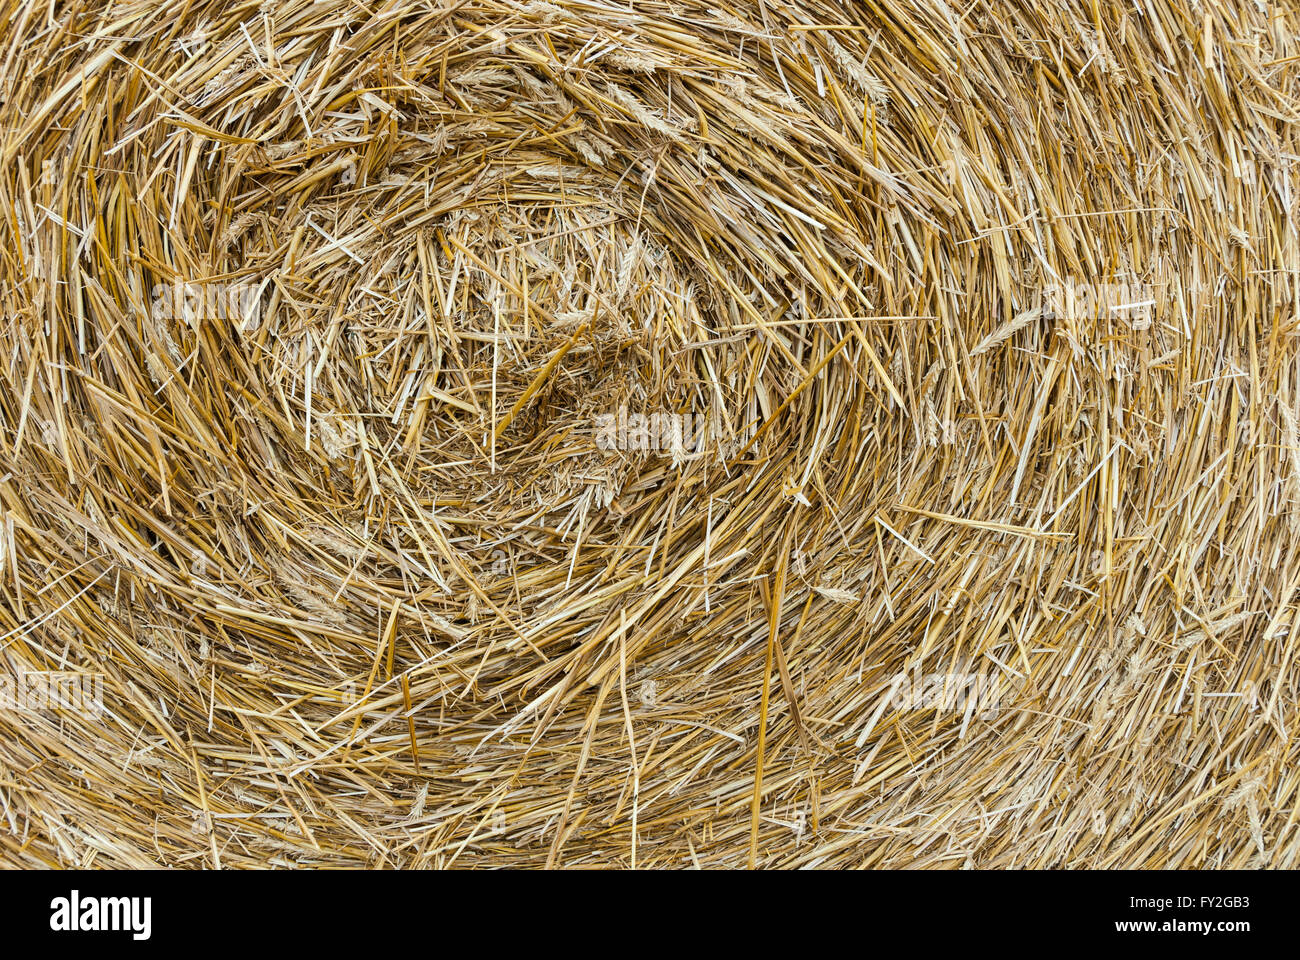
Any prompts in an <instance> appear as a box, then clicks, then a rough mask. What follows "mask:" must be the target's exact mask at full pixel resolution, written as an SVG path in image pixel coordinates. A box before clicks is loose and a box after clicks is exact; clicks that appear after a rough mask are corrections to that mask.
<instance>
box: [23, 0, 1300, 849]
mask: <svg viewBox="0 0 1300 960" xmlns="http://www.w3.org/2000/svg"><path fill="white" fill-rule="evenodd" d="M3 21H4V26H3V33H2V34H0V39H2V44H0V119H2V120H3V123H2V126H3V141H2V144H3V146H2V149H3V173H2V176H0V281H2V288H0V302H2V304H3V325H2V326H0V461H2V469H0V638H2V639H0V662H2V663H3V671H4V673H5V674H6V675H7V676H9V677H10V678H16V679H15V681H14V682H19V681H20V679H21V678H22V677H25V676H27V675H29V674H50V673H65V674H80V675H96V676H99V677H101V678H102V702H99V703H96V704H95V705H93V706H92V707H85V705H82V707H83V708H81V709H69V708H65V707H64V706H52V707H49V708H46V709H27V710H5V711H0V862H3V863H4V864H5V865H7V866H24V867H37V866H51V867H52V866H95V867H144V866H155V865H165V866H181V867H218V866H219V867H236V868H241V867H262V866H301V867H317V866H329V867H344V866H347V867H358V866H369V867H424V866H457V867H470V866H494V867H496V866H545V865H550V866H554V867H578V866H599V867H618V866H632V865H636V866H638V867H690V866H701V867H721V866H744V865H747V864H752V865H756V866H762V867H794V866H800V867H806V866H836V867H904V866H906V867H923V868H958V867H1065V866H1069V867H1097V868H1109V867H1175V866H1176V867H1261V866H1275V867H1295V866H1300V863H1298V862H1297V853H1298V852H1300V839H1298V837H1297V826H1298V824H1297V815H1298V811H1300V806H1297V792H1298V788H1300V772H1298V771H1297V768H1296V763H1295V761H1296V754H1297V746H1296V734H1297V729H1300V717H1298V716H1297V709H1296V703H1297V701H1296V698H1297V680H1298V679H1300V664H1298V663H1297V638H1298V634H1300V618H1298V617H1297V605H1298V604H1300V595H1298V594H1297V587H1298V586H1300V551H1298V549H1297V548H1298V547H1300V512H1298V511H1300V505H1298V501H1300V425H1298V420H1300V416H1298V411H1300V406H1298V405H1300V379H1298V374H1300V367H1297V362H1296V361H1297V340H1296V333H1297V329H1296V319H1295V307H1296V301H1297V292H1298V291H1300V258H1298V257H1297V235H1296V202H1297V189H1298V188H1300V182H1298V181H1297V176H1296V161H1297V150H1298V144H1297V127H1296V121H1297V117H1300V113H1298V110H1300V102H1298V100H1297V94H1300V82H1298V79H1300V39H1298V38H1300V8H1297V6H1296V5H1295V3H1294V2H1292V0H1287V2H1282V3H1275V2H1235V0H1234V2H1219V0H1144V2H1139V3H1137V4H1134V3H1128V2H1124V3H1120V2H1113V0H1101V2H1096V0H1093V2H1082V0H1058V2H1053V3H1049V4H1030V3H1019V2H1014V3H1013V2H1006V0H990V2H987V3H977V4H969V5H960V4H955V5H950V4H948V3H945V2H943V0H897V2H877V0H862V2H850V0H798V2H782V0H759V2H757V3H739V2H730V3H729V2H720V3H717V4H713V3H697V2H694V0H680V2H676V0H675V2H633V3H627V4H615V3H603V2H567V0H556V2H543V0H538V2H515V0H485V2H463V3H461V2H452V0H435V2H433V3H427V4H417V3H408V2H378V3H370V4H363V3H354V2H347V3H343V2H334V0H324V2H316V3H307V2H299V0H268V2H264V3H256V2H247V3H225V2H215V0H196V2H190V3H186V4H181V5H175V6H173V5H163V4H157V3H155V2H152V0H149V2H145V0H140V2H135V0H132V2H111V3H110V2H101V0H93V2H89V3H61V2H60V3H55V2H51V3H46V2H39V3H38V2H34V0H25V2H19V0H9V2H6V3H4V4H3ZM24 682H25V681H24ZM963 685H964V686H963ZM954 686H957V687H961V691H959V693H961V692H963V691H964V694H965V695H963V696H957V697H955V698H952V697H949V696H948V693H949V692H951V689H950V688H953V687H954ZM971 691H975V694H976V695H971Z"/></svg>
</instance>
